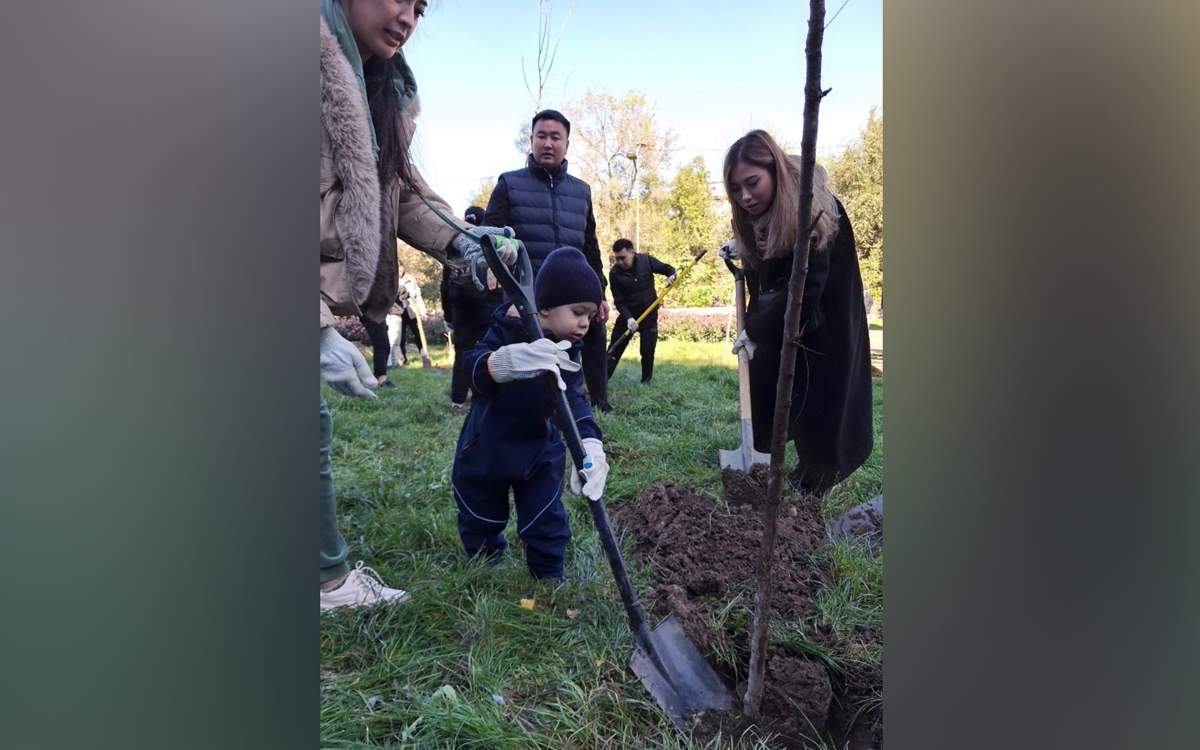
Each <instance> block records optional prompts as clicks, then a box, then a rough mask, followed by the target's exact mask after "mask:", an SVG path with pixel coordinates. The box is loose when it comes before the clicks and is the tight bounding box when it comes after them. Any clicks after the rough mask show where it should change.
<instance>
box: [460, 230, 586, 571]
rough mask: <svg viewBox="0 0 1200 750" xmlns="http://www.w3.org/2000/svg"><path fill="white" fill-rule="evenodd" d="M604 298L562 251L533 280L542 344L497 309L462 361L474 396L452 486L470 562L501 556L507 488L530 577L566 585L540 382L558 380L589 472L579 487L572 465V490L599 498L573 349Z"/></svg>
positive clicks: (558, 451)
mask: <svg viewBox="0 0 1200 750" xmlns="http://www.w3.org/2000/svg"><path fill="white" fill-rule="evenodd" d="M603 294H604V292H603V289H602V287H601V286H600V279H599V277H598V276H596V272H595V271H593V270H592V268H591V266H589V265H588V263H587V260H586V258H584V255H583V253H582V252H580V251H579V250H576V249H575V248H567V247H564V248H559V249H558V250H555V251H554V252H552V253H550V254H549V255H548V256H546V259H545V261H544V262H543V263H542V266H541V268H540V269H539V270H538V274H537V276H536V278H535V280H534V296H535V302H536V304H537V308H538V319H539V323H540V324H541V326H542V331H543V332H544V334H545V336H546V338H545V339H542V340H540V341H534V342H530V341H529V340H528V337H527V336H526V335H525V330H524V328H523V327H522V326H521V321H520V318H518V317H516V311H515V308H512V307H511V306H510V305H508V304H504V305H501V306H499V307H497V308H496V310H495V312H494V313H493V315H492V325H491V327H490V328H489V329H488V331H487V333H485V334H484V335H483V337H482V338H481V339H480V340H479V343H478V344H477V345H476V346H475V347H474V348H473V349H471V350H470V351H469V352H468V353H467V354H466V357H467V363H466V371H467V372H468V373H470V384H471V390H472V391H473V392H474V398H473V399H472V401H471V411H470V412H469V413H468V414H467V419H466V421H465V422H464V423H463V428H462V432H461V433H460V434H459V436H458V446H457V448H456V449H455V453H454V473H453V477H452V481H453V489H454V499H455V503H456V504H457V506H458V533H459V536H460V538H461V539H462V543H463V548H464V549H465V550H466V553H467V554H468V555H469V556H475V555H484V556H487V557H488V558H490V559H492V560H498V559H499V558H500V556H501V555H502V554H503V553H504V550H505V548H506V547H507V544H508V543H507V541H506V540H505V538H504V528H505V526H506V525H507V524H508V515H509V506H508V493H509V490H510V489H511V490H512V494H513V500H514V504H515V505H516V509H517V534H518V535H519V536H520V538H521V540H522V541H523V542H524V543H525V561H526V563H527V564H528V565H529V571H530V573H532V574H533V576H534V577H535V578H555V579H561V578H563V555H564V552H565V550H566V547H567V541H568V540H570V538H571V528H570V526H569V524H568V522H567V511H566V508H565V507H564V506H563V502H562V493H563V472H564V467H565V464H566V463H568V457H567V451H566V446H565V444H564V442H563V438H562V434H561V433H560V432H559V430H558V427H557V426H556V425H555V424H554V401H553V399H552V398H551V393H550V391H549V389H548V388H547V386H546V382H545V378H544V375H545V373H547V372H553V373H555V374H556V376H557V378H558V380H559V386H560V387H561V388H563V389H565V391H566V394H567V400H568V402H569V403H570V405H571V411H572V413H573V416H574V418H575V423H576V425H578V427H579V434H580V437H582V438H583V445H584V450H585V452H586V454H587V458H588V461H585V466H586V465H587V464H588V463H590V464H591V466H592V468H591V470H589V471H587V480H586V482H584V483H582V486H581V483H580V480H579V478H578V476H577V475H578V472H576V471H575V470H574V467H573V466H572V469H571V488H572V490H573V491H575V492H582V494H584V495H586V496H588V497H591V498H599V497H600V496H601V495H602V494H603V492H604V482H605V480H606V478H607V476H608V462H607V461H606V459H605V457H604V450H603V443H602V442H601V438H602V436H601V432H600V428H599V426H598V425H597V424H596V421H595V419H594V418H593V417H592V409H591V406H590V405H589V403H588V399H587V397H586V396H585V395H584V392H583V387H582V383H583V375H582V374H581V373H580V351H581V348H582V339H583V336H584V334H585V333H587V330H588V325H589V323H590V318H591V316H592V314H594V313H595V311H596V309H597V308H598V307H599V304H600V301H601V300H602V299H603Z"/></svg>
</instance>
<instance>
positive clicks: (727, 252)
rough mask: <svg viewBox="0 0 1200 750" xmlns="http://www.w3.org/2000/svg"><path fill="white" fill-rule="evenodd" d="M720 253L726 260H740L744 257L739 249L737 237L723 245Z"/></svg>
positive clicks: (731, 238)
mask: <svg viewBox="0 0 1200 750" xmlns="http://www.w3.org/2000/svg"><path fill="white" fill-rule="evenodd" d="M718 253H719V255H720V256H721V257H722V258H724V259H725V260H737V259H738V258H740V257H742V254H741V251H740V249H739V248H738V243H737V238H736V237H730V238H729V242H726V243H725V244H724V245H721V249H720V251H718Z"/></svg>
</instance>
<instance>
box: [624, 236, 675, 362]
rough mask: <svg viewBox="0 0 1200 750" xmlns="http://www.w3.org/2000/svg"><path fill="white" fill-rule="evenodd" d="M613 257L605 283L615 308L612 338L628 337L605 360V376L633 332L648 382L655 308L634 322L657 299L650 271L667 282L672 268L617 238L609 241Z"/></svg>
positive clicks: (655, 339)
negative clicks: (636, 250)
mask: <svg viewBox="0 0 1200 750" xmlns="http://www.w3.org/2000/svg"><path fill="white" fill-rule="evenodd" d="M612 249H613V258H614V259H615V260H616V263H614V264H613V267H612V270H611V271H609V272H608V284H609V287H610V288H611V289H612V295H613V305H614V306H615V307H616V308H617V322H616V323H614V324H613V332H612V337H613V341H616V340H617V339H619V338H621V336H622V335H624V333H625V331H629V332H630V333H629V338H626V339H624V340H623V341H621V343H620V344H619V345H618V346H617V348H616V349H615V350H614V351H613V353H612V356H611V357H609V359H608V376H609V377H610V378H611V377H612V374H613V371H614V370H616V369H617V364H618V363H620V361H621V355H622V354H624V353H625V347H626V346H628V345H629V339H630V338H633V334H635V333H636V334H638V335H639V336H641V342H640V347H639V348H640V350H641V353H642V382H643V383H648V382H650V377H651V376H652V375H653V374H654V348H655V345H657V344H658V310H655V311H654V312H652V313H650V314H649V315H647V316H646V319H645V320H643V321H642V322H641V325H638V324H637V319H638V318H640V317H641V315H642V313H644V312H646V308H648V307H650V305H652V304H654V300H656V299H658V292H656V291H655V289H654V274H656V273H658V274H662V275H663V276H666V277H667V283H668V284H670V283H673V282H674V281H675V269H674V267H672V266H670V265H668V264H666V263H663V262H662V261H661V260H659V259H658V258H655V257H654V256H653V255H648V254H646V253H638V252H635V251H634V247H633V243H632V242H630V241H629V240H627V239H625V238H623V237H622V238H621V239H619V240H617V241H616V242H614V243H613V248H612Z"/></svg>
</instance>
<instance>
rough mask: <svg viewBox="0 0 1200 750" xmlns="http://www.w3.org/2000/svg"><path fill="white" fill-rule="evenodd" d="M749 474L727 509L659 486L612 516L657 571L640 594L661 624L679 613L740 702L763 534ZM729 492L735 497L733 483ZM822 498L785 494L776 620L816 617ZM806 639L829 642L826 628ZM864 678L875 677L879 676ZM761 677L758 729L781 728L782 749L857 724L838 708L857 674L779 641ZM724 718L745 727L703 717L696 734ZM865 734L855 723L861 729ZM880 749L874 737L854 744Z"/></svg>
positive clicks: (757, 492) (757, 486) (756, 486)
mask: <svg viewBox="0 0 1200 750" xmlns="http://www.w3.org/2000/svg"><path fill="white" fill-rule="evenodd" d="M743 476H744V475H743ZM747 479H748V480H749V481H747V482H746V483H745V489H744V490H742V491H741V492H740V493H738V494H737V495H736V499H739V500H742V501H743V502H741V503H740V504H733V505H731V506H730V507H729V509H728V510H726V509H725V508H723V507H721V506H719V505H718V504H717V502H716V501H715V499H714V498H712V497H711V496H709V495H706V494H703V493H698V492H696V491H694V490H692V489H691V488H687V487H679V486H673V485H660V484H655V485H651V486H649V487H647V488H646V489H645V490H644V491H643V492H642V494H641V496H640V497H638V499H637V500H635V501H633V502H631V503H626V504H625V505H623V506H621V507H620V508H618V509H616V510H614V511H613V514H612V515H613V520H614V522H615V524H616V526H617V528H618V529H619V530H620V531H621V532H623V533H624V534H625V535H626V536H627V537H628V538H629V540H630V541H631V542H632V549H633V557H634V559H635V560H637V561H638V562H640V563H642V564H644V565H646V566H647V567H648V568H649V570H650V571H651V574H652V577H653V584H652V587H651V589H650V590H649V591H648V592H644V596H643V602H644V603H645V605H646V607H647V609H648V610H649V611H650V612H651V613H653V615H654V619H655V620H657V619H658V618H660V617H665V616H666V615H667V614H674V615H675V617H676V618H677V619H678V620H679V622H680V625H681V626H682V627H683V629H684V632H685V633H687V635H688V637H689V638H690V639H691V640H692V641H693V642H694V643H695V644H696V646H697V648H699V649H700V651H701V653H703V654H704V655H705V657H706V658H707V659H708V661H709V663H710V664H712V665H713V668H714V669H716V671H717V673H718V674H719V675H720V676H721V678H722V679H723V680H725V682H726V684H728V685H729V686H730V687H732V688H734V692H735V694H736V695H737V697H738V698H739V700H740V698H741V696H742V694H743V692H744V690H745V679H746V674H747V671H748V663H749V637H748V627H747V625H748V617H749V616H748V615H747V610H753V601H754V591H755V589H756V587H757V584H756V580H755V572H754V571H755V566H756V565H757V559H758V549H759V540H760V538H761V534H762V515H761V510H760V509H759V507H756V506H758V505H759V504H760V503H761V497H762V495H763V493H762V491H761V488H762V487H763V486H765V483H762V482H761V478H760V477H758V476H755V477H749V478H747ZM725 496H726V498H727V499H729V498H731V493H730V492H729V485H728V483H727V484H726V486H725ZM819 502H820V501H819V500H817V499H816V498H799V497H796V496H785V498H784V502H783V504H782V508H781V511H780V515H779V522H778V538H777V542H776V546H775V557H774V559H773V561H772V569H773V573H774V581H775V585H774V592H773V594H772V611H773V612H774V613H775V617H776V618H778V619H779V620H785V621H793V622H796V621H800V620H803V619H805V618H806V617H808V616H809V615H811V614H813V612H814V607H813V597H814V595H815V594H816V593H817V592H818V591H819V590H820V588H821V586H822V585H823V584H824V582H825V573H824V572H823V571H822V570H821V569H820V568H819V567H818V566H817V565H816V564H815V563H814V562H813V561H812V553H813V552H814V551H815V550H817V549H818V547H820V546H821V545H822V544H824V542H825V526H824V524H823V523H822V521H821V516H820V505H819ZM810 637H812V638H814V639H821V638H826V637H828V633H822V632H817V633H815V634H812V635H811V636H810ZM862 677H863V678H864V679H867V680H868V681H872V680H874V681H877V680H878V679H879V677H880V676H879V675H878V674H874V675H863V676H862ZM765 683H766V686H765V691H764V695H763V706H762V713H763V721H762V722H761V727H762V729H764V730H766V731H769V732H774V733H778V734H779V735H780V738H781V740H782V741H783V743H784V746H785V747H789V748H792V747H794V748H802V747H806V746H810V745H808V744H807V743H805V742H804V738H805V737H812V736H813V734H814V728H815V729H816V730H817V731H825V730H826V729H829V730H830V731H833V732H834V733H835V734H836V735H838V736H841V737H843V738H847V739H848V736H847V734H848V730H849V729H851V728H850V727H849V726H845V725H846V724H847V723H848V717H845V716H843V715H842V714H844V713H845V712H844V710H843V709H842V708H841V706H842V705H844V704H845V703H846V701H845V700H844V698H853V697H855V696H854V695H852V693H853V692H854V691H855V689H858V688H861V686H860V685H858V684H857V680H854V681H851V682H850V683H848V682H847V680H846V678H845V676H844V675H838V674H832V673H831V672H830V671H829V670H828V669H827V667H826V666H825V665H824V664H823V663H821V662H819V661H815V660H813V659H809V658H805V657H804V656H803V655H794V654H789V653H785V652H784V651H783V650H782V649H781V648H780V647H779V644H778V643H776V642H773V644H772V650H771V657H770V659H769V660H768V663H767V679H766V681H765ZM841 693H851V694H846V695H842V694H841ZM859 723H860V724H861V722H859ZM722 724H723V725H724V729H725V731H726V733H727V734H728V732H729V731H730V730H735V731H740V729H741V728H742V727H741V726H740V725H741V722H740V717H717V718H715V719H714V718H712V717H705V720H704V721H703V722H701V725H700V726H699V727H698V728H697V734H698V735H701V736H703V735H705V734H709V733H712V732H713V731H715V729H716V728H717V727H718V726H721V725H722ZM861 733H862V729H861V727H859V728H858V731H857V732H855V734H861ZM870 734H874V732H869V733H868V735H870ZM860 743H861V744H860ZM874 746H877V745H876V744H875V743H874V742H872V741H871V739H870V737H869V736H868V738H866V739H865V741H862V740H860V741H858V742H855V743H854V744H852V747H862V748H866V747H874Z"/></svg>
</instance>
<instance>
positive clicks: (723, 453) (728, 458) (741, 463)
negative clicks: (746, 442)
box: [718, 448, 771, 474]
mask: <svg viewBox="0 0 1200 750" xmlns="http://www.w3.org/2000/svg"><path fill="white" fill-rule="evenodd" d="M718 458H719V459H720V461H721V468H722V469H734V470H735V471H741V472H744V473H747V474H749V473H750V468H751V467H752V466H754V465H755V464H762V465H763V466H766V465H768V464H770V463H771V456H770V454H767V453H759V452H758V451H756V450H754V449H753V448H739V449H738V450H733V451H727V450H725V449H724V448H720V449H718Z"/></svg>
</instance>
